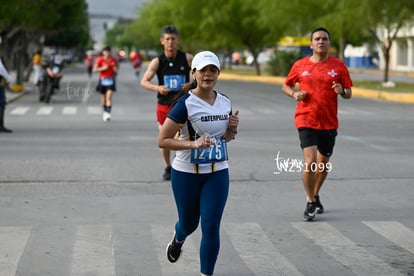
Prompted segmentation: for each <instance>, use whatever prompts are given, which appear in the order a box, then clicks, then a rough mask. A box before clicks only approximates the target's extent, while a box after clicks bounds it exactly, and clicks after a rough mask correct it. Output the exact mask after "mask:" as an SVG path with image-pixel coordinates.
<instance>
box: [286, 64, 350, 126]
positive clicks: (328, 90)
mask: <svg viewBox="0 0 414 276" xmlns="http://www.w3.org/2000/svg"><path fill="white" fill-rule="evenodd" d="M333 82H335V83H340V84H342V87H343V88H351V87H352V80H351V77H350V75H349V72H348V69H347V68H346V66H345V64H344V63H343V61H342V60H340V59H338V58H335V57H328V59H327V60H326V61H324V62H312V61H311V60H310V57H305V58H302V59H300V60H298V61H296V62H295V64H294V65H293V66H292V68H291V70H290V72H289V74H288V76H287V78H286V80H285V84H286V85H288V86H291V87H295V86H296V84H297V83H299V89H300V91H306V93H307V94H306V97H305V99H304V100H303V101H300V102H298V103H297V105H296V111H295V126H296V128H300V127H307V128H314V129H319V130H329V129H337V128H338V116H337V115H338V114H337V111H338V95H337V94H336V93H335V91H334V89H333V88H332V85H333Z"/></svg>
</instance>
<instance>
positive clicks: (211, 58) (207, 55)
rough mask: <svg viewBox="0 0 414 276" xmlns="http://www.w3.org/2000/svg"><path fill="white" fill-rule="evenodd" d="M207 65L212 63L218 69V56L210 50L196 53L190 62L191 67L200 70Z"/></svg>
mask: <svg viewBox="0 0 414 276" xmlns="http://www.w3.org/2000/svg"><path fill="white" fill-rule="evenodd" d="M207 65H214V66H216V67H217V68H218V69H219V70H220V61H219V59H218V57H217V56H216V55H215V54H214V53H213V52H210V51H203V52H199V53H198V54H196V55H195V56H194V58H193V62H192V63H191V69H192V70H194V69H196V70H201V69H203V68H204V67H206V66H207Z"/></svg>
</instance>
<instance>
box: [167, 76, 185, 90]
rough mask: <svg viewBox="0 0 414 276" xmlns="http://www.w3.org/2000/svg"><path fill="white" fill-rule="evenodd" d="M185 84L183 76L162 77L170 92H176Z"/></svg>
mask: <svg viewBox="0 0 414 276" xmlns="http://www.w3.org/2000/svg"><path fill="white" fill-rule="evenodd" d="M184 83H185V76H184V75H166V76H164V84H165V85H166V86H167V87H168V91H170V92H178V91H180V90H181V87H182V86H183V84H184Z"/></svg>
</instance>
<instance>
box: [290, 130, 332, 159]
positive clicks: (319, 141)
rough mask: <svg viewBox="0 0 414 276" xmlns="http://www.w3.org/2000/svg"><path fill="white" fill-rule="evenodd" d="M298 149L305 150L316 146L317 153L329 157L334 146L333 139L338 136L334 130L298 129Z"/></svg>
mask: <svg viewBox="0 0 414 276" xmlns="http://www.w3.org/2000/svg"><path fill="white" fill-rule="evenodd" d="M298 132H299V140H300V147H301V148H302V149H303V148H306V147H310V146H317V147H318V151H319V152H320V153H321V154H323V155H325V156H328V157H329V156H331V155H332V153H333V148H334V146H335V138H336V135H337V134H338V133H337V131H336V129H332V130H318V129H313V128H305V127H303V128H298Z"/></svg>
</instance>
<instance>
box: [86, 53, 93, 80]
mask: <svg viewBox="0 0 414 276" xmlns="http://www.w3.org/2000/svg"><path fill="white" fill-rule="evenodd" d="M85 66H86V72H87V73H88V76H89V78H90V77H92V69H93V56H92V54H91V53H90V52H89V51H88V52H87V53H86V57H85Z"/></svg>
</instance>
